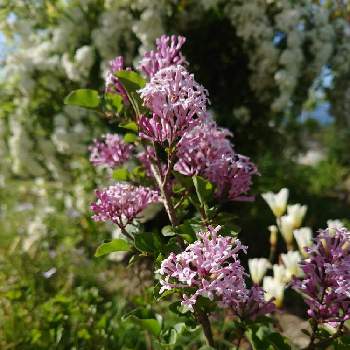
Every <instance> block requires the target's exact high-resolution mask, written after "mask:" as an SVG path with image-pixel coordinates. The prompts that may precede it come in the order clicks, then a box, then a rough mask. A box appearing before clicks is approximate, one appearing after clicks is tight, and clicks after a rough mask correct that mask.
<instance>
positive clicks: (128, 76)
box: [115, 70, 146, 92]
mask: <svg viewBox="0 0 350 350" xmlns="http://www.w3.org/2000/svg"><path fill="white" fill-rule="evenodd" d="M115 75H116V76H117V77H118V79H119V81H120V82H121V83H122V84H123V86H124V88H125V89H126V90H127V91H128V92H131V91H136V90H139V89H142V88H143V87H144V86H145V85H146V80H145V79H143V78H142V76H141V75H140V74H139V73H137V72H134V71H131V70H120V71H118V72H116V73H115Z"/></svg>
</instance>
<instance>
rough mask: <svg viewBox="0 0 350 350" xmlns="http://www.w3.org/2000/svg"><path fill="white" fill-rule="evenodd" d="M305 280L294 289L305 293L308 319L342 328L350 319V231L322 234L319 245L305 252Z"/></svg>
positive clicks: (318, 240)
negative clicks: (306, 256)
mask: <svg viewBox="0 0 350 350" xmlns="http://www.w3.org/2000/svg"><path fill="white" fill-rule="evenodd" d="M305 249H306V251H307V253H308V256H309V258H308V259H306V260H304V261H303V262H302V263H301V268H302V270H303V272H304V277H303V278H302V279H296V280H295V281H294V288H295V289H296V290H298V291H299V292H301V293H302V295H303V296H304V297H305V302H306V303H307V305H308V307H309V309H308V315H309V316H310V317H312V318H314V319H315V320H317V322H321V323H329V324H331V325H333V326H334V325H339V324H342V323H343V322H345V321H347V320H349V319H350V232H349V231H348V230H347V229H346V228H329V229H326V230H324V231H320V233H319V235H318V236H317V238H316V239H315V244H314V245H313V246H312V247H310V248H305Z"/></svg>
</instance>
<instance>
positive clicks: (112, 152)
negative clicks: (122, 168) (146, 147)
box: [89, 134, 133, 168]
mask: <svg viewBox="0 0 350 350" xmlns="http://www.w3.org/2000/svg"><path fill="white" fill-rule="evenodd" d="M89 150H90V152H91V153H90V161H91V163H92V164H93V165H95V166H105V167H109V168H115V167H117V166H119V165H121V164H123V163H124V162H126V161H127V160H128V159H129V157H130V155H131V152H132V150H133V146H132V145H130V144H127V143H125V142H124V141H123V139H122V138H121V137H120V136H119V135H117V134H105V135H103V136H102V138H101V139H100V140H94V143H93V144H92V145H91V146H90V147H89Z"/></svg>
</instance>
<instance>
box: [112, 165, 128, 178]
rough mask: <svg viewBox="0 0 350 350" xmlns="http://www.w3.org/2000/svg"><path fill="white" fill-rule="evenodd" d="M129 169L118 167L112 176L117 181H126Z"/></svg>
mask: <svg viewBox="0 0 350 350" xmlns="http://www.w3.org/2000/svg"><path fill="white" fill-rule="evenodd" d="M128 175H129V171H128V169H126V168H117V169H115V170H113V174H112V177H113V179H114V180H116V181H126V180H127V179H128Z"/></svg>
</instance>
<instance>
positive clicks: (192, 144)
mask: <svg viewBox="0 0 350 350" xmlns="http://www.w3.org/2000/svg"><path fill="white" fill-rule="evenodd" d="M229 136H231V133H230V132H229V131H228V130H226V129H222V128H219V127H218V126H217V125H216V123H215V122H214V121H206V122H203V123H201V124H200V125H198V126H197V127H195V128H194V129H193V130H191V131H189V132H188V133H186V134H185V135H184V136H183V137H182V139H181V141H180V142H179V144H178V149H177V156H178V159H179V160H178V162H177V163H176V164H175V170H177V171H178V172H180V173H181V174H184V175H189V176H192V175H201V176H203V177H205V178H207V179H208V180H209V181H211V182H212V183H214V184H215V186H216V194H217V196H218V197H227V198H228V199H230V200H246V199H249V197H246V196H244V195H243V194H245V193H246V192H247V191H248V190H249V189H250V186H251V184H252V180H251V179H252V176H253V175H255V174H257V168H256V166H255V165H254V164H253V163H252V162H251V161H250V159H249V158H248V157H245V156H242V155H240V154H237V153H235V151H234V150H233V148H232V145H231V143H230V141H229V140H228V137H229Z"/></svg>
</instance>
